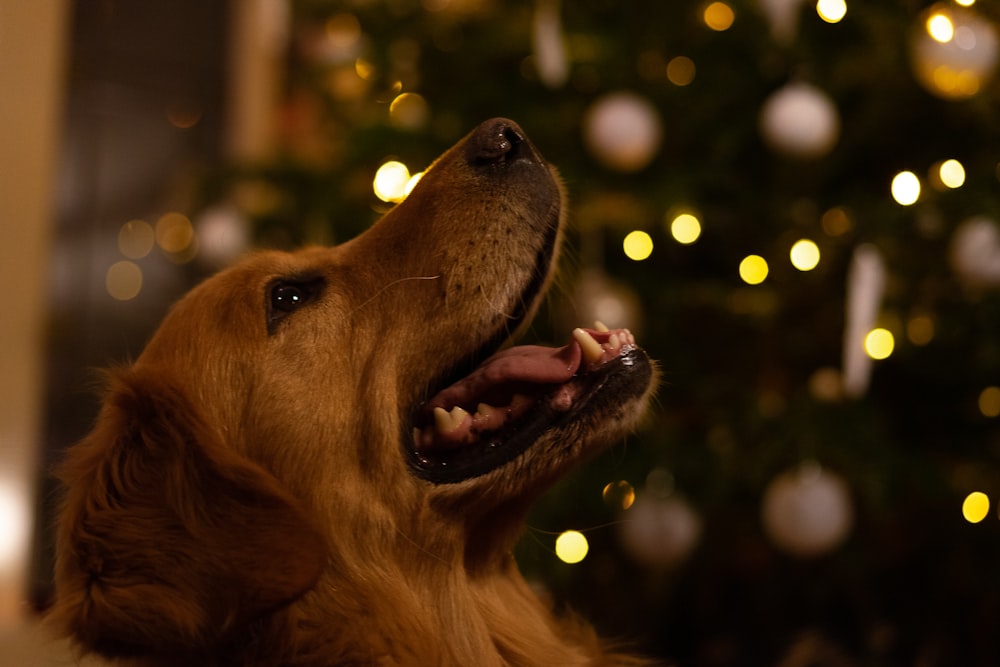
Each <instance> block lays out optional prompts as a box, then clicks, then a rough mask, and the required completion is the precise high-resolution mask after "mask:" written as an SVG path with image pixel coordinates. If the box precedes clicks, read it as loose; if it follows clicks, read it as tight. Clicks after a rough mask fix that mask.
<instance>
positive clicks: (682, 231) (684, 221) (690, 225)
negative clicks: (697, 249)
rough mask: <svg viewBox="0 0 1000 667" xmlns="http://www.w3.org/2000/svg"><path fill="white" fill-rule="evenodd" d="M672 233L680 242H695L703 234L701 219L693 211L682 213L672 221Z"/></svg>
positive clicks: (686, 243) (687, 243)
mask: <svg viewBox="0 0 1000 667" xmlns="http://www.w3.org/2000/svg"><path fill="white" fill-rule="evenodd" d="M670 235H671V236H673V237H674V240H675V241H677V242H678V243H682V244H684V245H689V244H691V243H694V242H695V241H697V240H698V237H700V236H701V221H699V220H698V218H697V216H695V215H693V214H691V213H681V214H680V215H678V216H676V217H674V219H673V220H672V221H671V222H670Z"/></svg>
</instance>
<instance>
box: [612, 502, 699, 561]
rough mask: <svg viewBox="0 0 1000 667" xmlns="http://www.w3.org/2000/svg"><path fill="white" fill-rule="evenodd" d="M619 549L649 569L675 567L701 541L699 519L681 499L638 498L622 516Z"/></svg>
mask: <svg viewBox="0 0 1000 667" xmlns="http://www.w3.org/2000/svg"><path fill="white" fill-rule="evenodd" d="M620 536H621V540H622V546H623V547H624V548H625V550H626V551H627V552H628V554H629V555H630V556H632V558H634V559H635V560H636V561H638V562H639V563H642V564H643V565H648V566H651V567H664V568H670V567H676V566H677V565H679V564H680V563H681V562H682V561H683V560H684V559H685V558H687V556H688V555H689V554H690V553H691V551H692V550H693V549H694V547H695V545H696V544H697V543H698V539H699V537H701V519H700V518H699V517H698V515H697V514H696V513H695V512H694V510H693V509H691V506H690V505H688V503H687V502H685V501H684V500H683V499H681V498H679V497H677V496H670V497H669V498H661V497H658V496H657V495H655V494H653V493H643V494H639V495H638V496H637V497H636V499H635V502H634V503H633V504H632V507H631V508H630V509H629V510H628V511H626V512H625V513H624V514H623V521H622V523H621V524H620Z"/></svg>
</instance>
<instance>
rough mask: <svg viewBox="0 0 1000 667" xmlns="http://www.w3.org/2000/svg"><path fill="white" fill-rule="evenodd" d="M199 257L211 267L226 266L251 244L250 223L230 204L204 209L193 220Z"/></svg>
mask: <svg viewBox="0 0 1000 667" xmlns="http://www.w3.org/2000/svg"><path fill="white" fill-rule="evenodd" d="M195 234H196V236H197V239H198V256H199V258H200V259H201V260H203V261H204V262H206V263H207V264H209V265H210V266H212V267H213V268H217V267H222V266H226V265H227V264H229V263H231V262H232V261H233V260H235V259H237V258H238V257H239V256H240V255H242V254H243V253H244V252H246V250H247V248H249V247H250V225H249V223H248V222H247V220H246V218H245V217H243V215H242V214H241V213H240V211H239V210H238V209H237V208H236V207H235V206H233V205H231V204H219V205H218V206H213V207H212V208H208V209H205V210H204V211H202V213H201V214H200V215H199V216H198V219H197V220H196V221H195Z"/></svg>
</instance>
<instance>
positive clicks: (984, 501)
mask: <svg viewBox="0 0 1000 667" xmlns="http://www.w3.org/2000/svg"><path fill="white" fill-rule="evenodd" d="M989 513H990V497H989V496H988V495H986V494H985V493H983V492H982V491H973V492H972V493H970V494H969V495H967V496H966V497H965V500H964V501H963V502H962V516H963V517H965V520H966V521H968V522H969V523H979V522H980V521H982V520H983V519H985V518H986V515H987V514H989Z"/></svg>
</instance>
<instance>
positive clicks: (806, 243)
mask: <svg viewBox="0 0 1000 667" xmlns="http://www.w3.org/2000/svg"><path fill="white" fill-rule="evenodd" d="M789 256H790V257H791V260H792V266H794V267H795V268H796V269H798V270H799V271H812V270H813V269H815V268H816V265H818V264H819V246H817V245H816V244H815V243H814V242H813V241H810V240H809V239H801V240H799V241H796V242H795V245H793V246H792V250H791V252H789Z"/></svg>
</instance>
